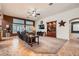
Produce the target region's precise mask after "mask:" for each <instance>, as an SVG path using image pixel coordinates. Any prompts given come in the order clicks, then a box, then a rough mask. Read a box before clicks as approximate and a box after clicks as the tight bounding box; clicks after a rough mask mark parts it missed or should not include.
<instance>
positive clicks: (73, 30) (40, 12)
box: [0, 3, 79, 56]
mask: <svg viewBox="0 0 79 59" xmlns="http://www.w3.org/2000/svg"><path fill="white" fill-rule="evenodd" d="M0 14H1V15H0V41H1V43H0V46H1V48H0V55H13V56H15V55H17V56H18V55H22V56H24V55H25V56H29V55H31V56H32V55H35V56H40V55H41V56H43V55H49V56H53V55H55V56H59V55H61V56H62V55H79V52H78V49H79V47H78V45H79V43H78V42H79V4H78V3H1V4H0ZM24 31H25V32H24ZM24 33H25V34H24ZM1 51H4V52H1Z"/></svg>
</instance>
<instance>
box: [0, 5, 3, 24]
mask: <svg viewBox="0 0 79 59" xmlns="http://www.w3.org/2000/svg"><path fill="white" fill-rule="evenodd" d="M2 19H3V15H2V7H1V4H0V25H2Z"/></svg>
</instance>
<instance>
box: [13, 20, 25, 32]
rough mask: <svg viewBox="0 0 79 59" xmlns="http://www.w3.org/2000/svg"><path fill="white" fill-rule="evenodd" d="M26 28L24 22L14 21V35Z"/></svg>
mask: <svg viewBox="0 0 79 59" xmlns="http://www.w3.org/2000/svg"><path fill="white" fill-rule="evenodd" d="M23 26H24V20H19V19H13V33H17V31H20V32H21V31H22V29H23Z"/></svg>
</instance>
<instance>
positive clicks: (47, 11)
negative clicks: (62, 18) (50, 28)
mask: <svg viewBox="0 0 79 59" xmlns="http://www.w3.org/2000/svg"><path fill="white" fill-rule="evenodd" d="M1 6H2V12H3V14H5V15H9V16H15V17H20V18H24V19H27V18H29V19H31V20H38V19H41V18H44V17H48V16H52V15H55V14H57V13H61V12H64V11H67V10H70V9H73V8H77V7H79V4H78V3H53V5H51V6H49V5H48V3H2V4H1ZM33 8H36V9H37V12H39V13H40V16H38V17H36V18H35V17H32V16H30V17H28V14H27V11H28V10H29V9H33Z"/></svg>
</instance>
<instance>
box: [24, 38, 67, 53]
mask: <svg viewBox="0 0 79 59" xmlns="http://www.w3.org/2000/svg"><path fill="white" fill-rule="evenodd" d="M66 41H67V40H64V39H56V38H52V37H39V45H38V44H33V47H31V46H29V45H28V44H26V43H25V46H26V48H27V49H30V50H32V51H33V52H35V53H37V54H40V53H41V54H56V53H57V52H58V51H59V50H60V48H62V47H63V45H64V44H65V43H66Z"/></svg>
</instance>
